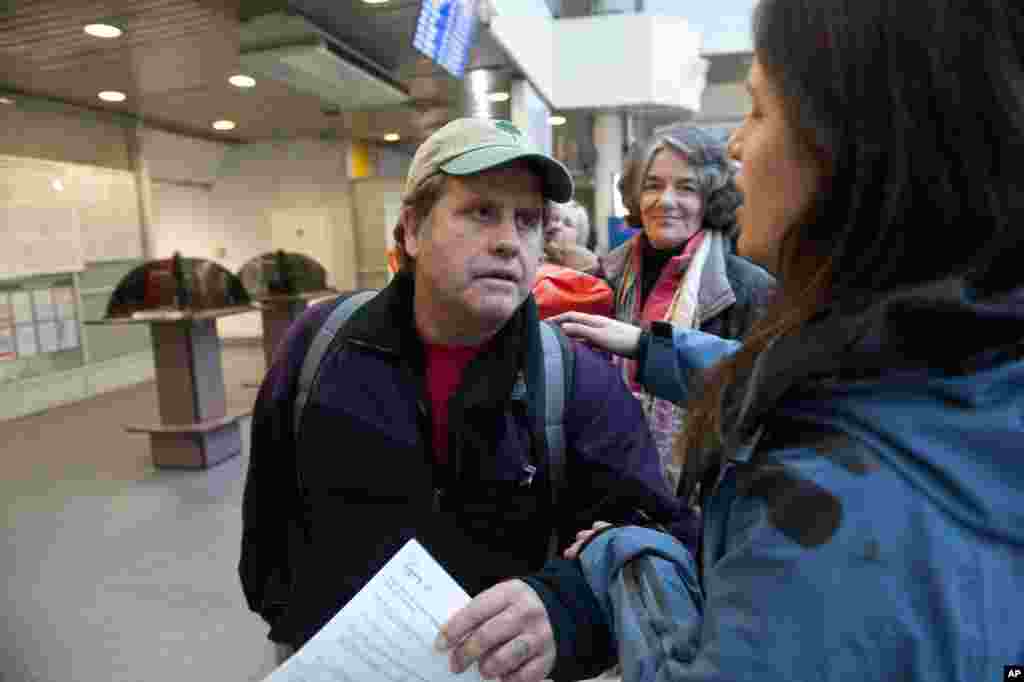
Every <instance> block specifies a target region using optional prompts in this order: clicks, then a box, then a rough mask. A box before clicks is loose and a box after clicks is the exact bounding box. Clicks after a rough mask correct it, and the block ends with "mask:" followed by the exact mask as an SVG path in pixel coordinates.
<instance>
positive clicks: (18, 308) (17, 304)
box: [11, 291, 32, 324]
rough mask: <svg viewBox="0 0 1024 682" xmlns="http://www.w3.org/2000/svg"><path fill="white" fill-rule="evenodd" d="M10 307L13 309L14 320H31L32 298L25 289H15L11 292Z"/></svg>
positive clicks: (21, 321)
mask: <svg viewBox="0 0 1024 682" xmlns="http://www.w3.org/2000/svg"><path fill="white" fill-rule="evenodd" d="M11 307H12V308H13V309H14V321H15V322H18V323H19V324H20V323H23V322H32V298H31V297H30V296H29V293H28V292H27V291H15V292H13V293H12V294H11Z"/></svg>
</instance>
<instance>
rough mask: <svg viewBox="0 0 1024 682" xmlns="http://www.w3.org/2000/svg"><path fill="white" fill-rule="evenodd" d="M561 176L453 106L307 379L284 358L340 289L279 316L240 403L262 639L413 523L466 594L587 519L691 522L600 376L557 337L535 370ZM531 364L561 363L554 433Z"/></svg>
mask: <svg viewBox="0 0 1024 682" xmlns="http://www.w3.org/2000/svg"><path fill="white" fill-rule="evenodd" d="M572 191H573V186H572V179H571V177H570V175H569V173H568V172H567V171H566V169H565V167H564V166H562V165H561V164H560V163H559V162H558V161H556V160H554V159H552V158H550V157H549V156H546V155H545V154H542V153H540V152H538V151H537V150H536V149H534V148H532V147H531V146H530V144H529V142H528V140H527V139H526V138H525V136H524V135H523V134H522V133H520V132H519V130H518V129H517V128H516V127H515V126H513V125H512V124H511V123H509V122H507V121H491V120H482V119H459V120H456V121H453V122H451V123H449V124H448V125H446V126H445V127H443V128H442V129H440V130H439V131H437V132H436V133H434V134H433V135H432V136H431V137H430V138H428V139H427V140H426V141H425V142H424V143H423V144H422V145H421V146H420V148H419V149H418V150H417V152H416V154H415V156H414V158H413V160H412V164H411V167H410V170H409V176H408V180H407V182H406V186H405V193H404V197H403V209H402V213H401V219H400V223H399V226H398V228H397V229H396V241H397V244H398V247H399V251H400V254H401V260H402V268H401V270H400V271H399V272H398V274H397V275H396V276H395V278H394V279H393V280H392V281H391V282H390V284H389V285H388V286H387V287H386V288H385V289H384V290H382V291H381V292H380V293H378V294H377V295H376V296H374V297H372V298H371V299H369V300H368V301H367V302H365V303H362V304H361V305H360V306H359V307H358V308H355V309H354V312H352V313H351V315H350V316H349V317H347V318H346V319H345V321H344V323H343V324H342V325H341V326H340V328H339V329H338V330H337V331H336V332H333V336H329V339H330V341H329V345H328V346H327V350H326V351H324V352H323V355H322V359H321V360H320V361H319V364H318V370H317V375H316V380H315V382H314V385H313V388H312V389H309V390H307V389H305V388H300V385H304V384H303V380H302V377H301V376H300V375H302V374H303V373H304V372H305V371H306V370H305V368H304V364H308V363H304V361H305V359H306V356H307V354H309V353H308V351H309V349H310V348H311V347H316V346H317V344H320V345H323V343H324V342H323V341H317V340H316V339H319V338H323V337H324V332H323V331H322V329H324V328H326V329H331V324H330V320H332V319H335V318H336V316H332V313H333V312H334V311H336V310H341V309H342V305H343V299H345V297H340V298H339V299H337V300H335V301H331V302H328V303H325V304H321V305H319V306H314V307H313V308H311V309H310V310H309V311H308V312H307V313H306V314H305V315H304V316H303V317H302V318H300V320H298V321H297V322H296V323H295V325H293V327H292V329H291V330H290V331H289V333H288V335H287V337H286V339H285V340H284V342H283V343H282V345H281V347H280V348H279V349H278V351H277V354H276V356H275V359H274V362H273V364H272V367H271V368H270V370H269V371H268V373H267V376H266V378H265V380H264V382H263V386H262V387H261V389H260V394H259V398H258V399H257V403H256V407H255V410H254V413H253V422H252V440H251V442H252V447H251V454H250V463H249V474H248V478H247V480H246V488H245V494H244V499H243V510H242V513H243V538H242V557H241V564H240V575H241V578H242V585H243V588H244V590H245V594H246V598H247V600H248V602H249V605H250V607H251V608H252V609H253V610H254V611H256V612H258V613H259V614H260V615H261V616H262V617H263V618H264V619H265V620H266V621H267V622H268V623H269V624H270V626H271V630H270V635H269V636H270V639H271V640H273V641H275V642H278V643H282V644H284V645H286V646H287V647H296V646H300V645H302V644H303V643H304V642H305V641H306V640H308V639H309V638H310V637H311V636H312V635H314V634H315V633H316V632H317V630H319V629H320V628H321V627H322V626H323V625H324V624H325V623H326V622H327V621H328V620H329V619H330V618H331V617H332V616H333V615H334V613H336V612H337V610H338V609H339V608H341V607H342V606H343V605H344V604H345V603H346V602H347V601H348V600H349V599H350V598H351V597H352V596H353V595H354V594H355V593H356V592H357V591H358V590H359V589H360V588H361V587H362V586H363V585H364V584H365V583H366V582H367V581H368V580H369V579H370V577H372V576H373V575H374V573H375V572H376V571H377V570H379V569H380V567H381V566H383V564H384V563H385V562H386V561H387V560H388V559H389V558H391V556H392V555H393V554H394V553H395V552H396V551H397V550H398V549H399V548H400V547H401V546H402V545H403V544H405V542H407V541H408V540H409V539H411V538H416V539H417V540H419V541H420V542H421V543H422V544H423V545H424V546H425V547H426V548H427V550H428V551H430V553H431V554H432V555H433V556H434V557H435V558H436V559H437V560H438V561H439V562H440V563H441V564H442V565H443V566H444V567H445V568H446V569H447V570H448V572H449V573H451V574H452V576H453V577H454V578H455V579H456V581H458V582H459V583H460V584H461V585H462V586H463V587H464V588H465V589H466V591H467V592H469V593H470V594H476V593H478V592H480V591H482V590H484V589H486V588H487V587H489V586H491V585H493V584H495V583H497V582H500V581H501V580H504V579H507V578H509V577H511V576H516V575H524V574H526V573H529V572H531V571H535V570H537V569H538V568H540V567H541V566H543V565H544V563H545V560H546V559H547V558H548V557H549V556H550V554H551V550H552V549H553V547H552V542H551V539H552V537H556V538H557V539H558V541H557V545H558V547H560V548H564V547H566V546H567V545H568V544H569V543H570V542H571V541H572V539H573V534H574V533H575V532H576V531H579V530H582V529H584V528H589V527H590V525H591V524H592V523H593V522H594V521H597V520H604V521H611V522H620V523H649V522H651V521H656V522H659V523H662V524H667V525H671V526H672V527H673V529H675V531H676V533H677V535H680V536H681V537H683V538H684V539H691V540H692V535H691V534H692V532H693V527H694V526H693V523H692V520H691V519H689V517H688V516H687V514H686V512H684V511H683V509H682V508H681V506H680V505H679V504H678V502H677V500H676V499H675V496H674V495H672V494H671V493H670V492H669V491H668V489H667V487H666V485H665V482H664V479H663V478H662V473H661V464H660V462H659V459H658V454H657V451H656V449H655V447H654V445H653V442H652V440H651V436H650V433H649V431H648V430H647V426H646V422H645V420H644V418H643V414H642V411H641V409H640V406H639V404H638V403H637V402H636V401H635V400H634V399H633V397H632V395H631V394H630V393H629V391H628V389H626V387H625V386H624V385H623V383H622V380H621V378H620V376H619V373H618V372H617V371H616V370H615V369H614V368H613V367H612V365H611V364H610V363H608V362H607V361H606V360H605V359H604V358H603V357H601V356H599V355H598V354H597V353H595V352H593V351H591V350H590V349H587V348H585V347H583V346H581V345H577V344H568V343H567V344H566V346H565V351H564V352H565V357H564V358H563V359H564V360H565V362H564V363H563V368H562V369H563V371H562V372H561V373H557V372H554V371H550V370H548V369H546V365H547V363H548V356H547V355H545V351H544V345H543V341H542V334H548V335H550V330H547V329H545V330H542V327H541V325H542V324H546V323H541V322H540V321H539V320H538V317H537V308H536V305H535V304H534V301H533V297H532V296H531V295H530V290H531V287H532V285H533V281H534V276H535V273H536V270H537V267H538V265H539V262H540V260H541V253H542V243H543V232H544V227H545V219H546V214H547V209H546V205H547V200H553V201H558V202H564V201H568V200H569V199H570V198H571V197H572ZM353 300H355V299H354V298H353ZM325 321H326V322H325ZM548 338H549V339H550V338H551V337H550V336H549V337H548ZM549 347H550V346H549ZM555 347H556V348H559V346H558V343H557V341H556V342H555ZM559 350H561V349H559ZM547 366H548V367H550V365H547ZM556 375H557V376H556ZM566 377H568V378H566ZM551 381H558V382H562V381H565V382H566V385H565V386H564V393H563V394H562V395H564V403H565V407H564V413H563V416H562V423H561V424H560V425H559V426H560V427H561V428H560V429H559V430H558V433H560V434H562V436H564V438H562V439H561V440H559V441H558V442H557V443H555V442H554V441H553V440H552V436H551V435H550V434H549V432H548V429H549V428H550V427H551V426H552V425H551V424H550V423H546V422H545V417H546V414H547V413H546V411H545V408H546V406H547V403H546V402H545V401H546V400H548V398H549V397H550V395H551V394H550V393H549V392H548V391H549V386H548V384H547V383H546V382H551ZM559 387H560V388H561V384H559ZM297 403H299V404H300V408H301V409H300V410H299V411H300V413H301V418H299V419H296V405H297ZM556 449H557V450H559V451H561V452H562V453H563V454H562V460H561V464H560V471H561V472H562V473H561V474H559V473H558V471H556V467H555V465H553V464H552V462H553V461H555V460H553V459H551V458H550V457H551V452H552V450H556ZM560 480H561V481H562V482H561V483H560V482H559V481H560ZM553 481H554V482H553ZM556 489H560V490H558V494H557V495H553V494H552V493H553V492H554V491H556ZM594 646H595V647H596V648H598V649H602V651H601V652H600V654H599V655H597V656H596V657H595V661H599V663H596V664H595V665H599V664H601V663H604V662H606V659H607V656H606V653H607V651H606V650H607V647H608V646H610V644H609V643H598V642H595V643H594ZM550 653H551V655H552V656H553V655H554V652H550ZM597 669H598V670H599V668H597Z"/></svg>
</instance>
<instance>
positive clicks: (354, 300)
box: [294, 289, 377, 437]
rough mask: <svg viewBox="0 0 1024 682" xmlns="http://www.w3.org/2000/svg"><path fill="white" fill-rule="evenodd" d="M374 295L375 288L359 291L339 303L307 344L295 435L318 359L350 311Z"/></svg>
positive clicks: (297, 400)
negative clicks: (311, 341)
mask: <svg viewBox="0 0 1024 682" xmlns="http://www.w3.org/2000/svg"><path fill="white" fill-rule="evenodd" d="M376 295H377V291H376V290H375V289H370V290H367V291H360V292H358V293H355V294H352V295H351V296H349V297H348V298H346V299H345V300H344V301H342V302H341V303H339V304H338V305H337V306H336V307H335V308H334V310H332V311H331V314H330V315H328V316H327V320H325V321H324V323H323V325H321V327H320V329H319V330H318V331H317V333H316V336H315V337H314V338H313V343H311V344H309V350H308V351H306V357H305V359H304V360H303V361H302V371H301V372H300V373H299V385H298V390H297V391H296V394H295V415H294V427H295V436H296V437H298V435H299V426H300V425H301V423H302V412H303V410H305V408H306V402H307V401H308V400H309V396H310V394H311V393H312V392H313V386H314V384H315V382H316V379H317V375H318V374H319V372H320V361H321V360H323V359H324V355H325V354H326V353H327V349H328V348H330V346H331V342H332V341H333V340H334V337H335V336H336V335H337V333H338V330H340V329H341V327H342V326H343V325H344V324H345V323H346V322H347V321H348V318H350V317H352V313H354V312H355V311H356V310H358V309H359V308H360V307H362V305H363V304H364V303H366V302H367V301H369V300H370V299H371V298H373V297H374V296H376Z"/></svg>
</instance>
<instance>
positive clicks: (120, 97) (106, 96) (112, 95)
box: [98, 90, 128, 102]
mask: <svg viewBox="0 0 1024 682" xmlns="http://www.w3.org/2000/svg"><path fill="white" fill-rule="evenodd" d="M98 97H99V98H100V99H101V100H103V101H104V102H123V101H125V99H127V97H128V96H127V95H125V94H124V93H123V92H118V91H117V90H104V91H103V92H101V93H100V94H99V95H98Z"/></svg>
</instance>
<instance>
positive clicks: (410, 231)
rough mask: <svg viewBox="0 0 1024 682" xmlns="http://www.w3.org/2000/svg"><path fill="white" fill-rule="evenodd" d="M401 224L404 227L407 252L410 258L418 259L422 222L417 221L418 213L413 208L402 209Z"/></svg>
mask: <svg viewBox="0 0 1024 682" xmlns="http://www.w3.org/2000/svg"><path fill="white" fill-rule="evenodd" d="M399 222H400V223H401V225H402V232H403V237H404V238H403V243H404V244H405V252H406V253H407V254H409V257H410V258H416V256H418V255H419V251H420V225H419V223H420V221H419V220H417V218H416V212H415V211H414V210H413V209H412V207H411V206H403V207H402V213H401V214H400V217H399Z"/></svg>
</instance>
